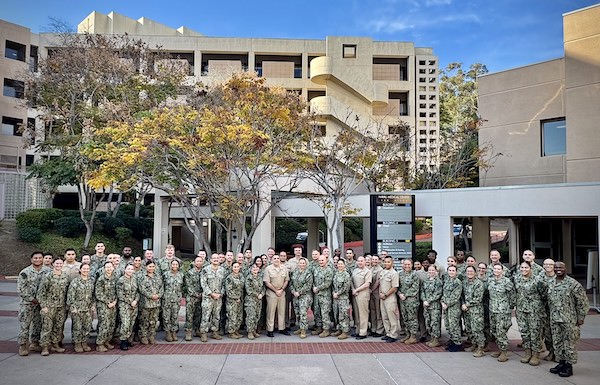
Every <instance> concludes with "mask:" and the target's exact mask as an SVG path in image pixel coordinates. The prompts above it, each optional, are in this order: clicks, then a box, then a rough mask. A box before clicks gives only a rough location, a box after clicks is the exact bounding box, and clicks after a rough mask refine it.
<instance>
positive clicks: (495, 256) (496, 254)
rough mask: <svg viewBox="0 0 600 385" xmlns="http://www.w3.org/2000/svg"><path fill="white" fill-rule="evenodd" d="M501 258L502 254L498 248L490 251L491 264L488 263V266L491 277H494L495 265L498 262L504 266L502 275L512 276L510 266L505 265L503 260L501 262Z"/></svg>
mask: <svg viewBox="0 0 600 385" xmlns="http://www.w3.org/2000/svg"><path fill="white" fill-rule="evenodd" d="M501 259H502V256H501V255H500V252H499V251H498V250H492V251H490V264H489V265H488V268H487V276H488V278H489V279H491V278H493V277H494V265H496V264H500V266H502V275H503V276H504V277H506V278H508V279H510V277H511V272H510V269H509V268H508V267H506V266H504V265H503V264H502V262H500V260H501Z"/></svg>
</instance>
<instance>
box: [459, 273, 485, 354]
mask: <svg viewBox="0 0 600 385" xmlns="http://www.w3.org/2000/svg"><path fill="white" fill-rule="evenodd" d="M484 293H485V288H484V287H483V283H482V282H481V281H480V280H478V279H477V278H475V279H473V281H469V279H468V278H467V279H465V282H464V283H463V304H464V305H466V306H467V308H468V309H467V311H466V312H464V313H463V317H464V319H465V329H466V331H467V336H468V337H469V340H470V341H471V342H472V343H473V345H475V346H477V347H478V348H483V346H484V345H485V335H484V334H483V328H484V313H483V295H484Z"/></svg>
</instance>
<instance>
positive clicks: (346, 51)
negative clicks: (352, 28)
mask: <svg viewBox="0 0 600 385" xmlns="http://www.w3.org/2000/svg"><path fill="white" fill-rule="evenodd" d="M342 57H343V58H344V59H353V58H356V44H343V45H342Z"/></svg>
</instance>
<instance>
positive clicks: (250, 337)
mask: <svg viewBox="0 0 600 385" xmlns="http://www.w3.org/2000/svg"><path fill="white" fill-rule="evenodd" d="M248 339H249V340H253V339H254V333H252V332H248Z"/></svg>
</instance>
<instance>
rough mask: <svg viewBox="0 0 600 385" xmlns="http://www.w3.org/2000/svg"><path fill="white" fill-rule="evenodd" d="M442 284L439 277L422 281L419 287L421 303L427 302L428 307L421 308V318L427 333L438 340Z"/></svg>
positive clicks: (440, 325)
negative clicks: (423, 320)
mask: <svg viewBox="0 0 600 385" xmlns="http://www.w3.org/2000/svg"><path fill="white" fill-rule="evenodd" d="M442 292H443V284H442V280H441V279H440V278H439V277H434V278H433V279H429V278H428V279H427V280H425V281H423V287H421V301H427V302H428V303H429V306H427V307H425V306H423V316H424V317H425V324H426V325H427V331H428V332H429V334H431V337H434V338H438V339H439V338H440V336H441V335H442V334H441V330H442V305H441V303H440V301H441V299H442Z"/></svg>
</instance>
